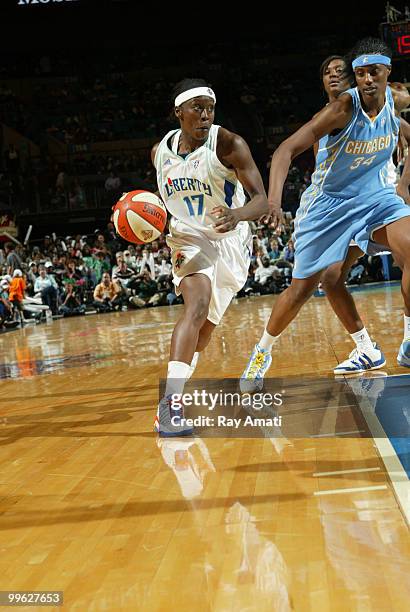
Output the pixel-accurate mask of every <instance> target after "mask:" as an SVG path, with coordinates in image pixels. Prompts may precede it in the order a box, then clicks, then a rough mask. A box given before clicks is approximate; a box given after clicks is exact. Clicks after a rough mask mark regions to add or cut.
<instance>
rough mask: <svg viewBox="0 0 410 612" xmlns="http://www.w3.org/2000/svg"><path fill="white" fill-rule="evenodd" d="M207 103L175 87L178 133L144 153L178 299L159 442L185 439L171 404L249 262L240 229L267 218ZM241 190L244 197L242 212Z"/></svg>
mask: <svg viewBox="0 0 410 612" xmlns="http://www.w3.org/2000/svg"><path fill="white" fill-rule="evenodd" d="M215 102H216V98H215V93H214V92H213V91H212V89H211V88H210V87H208V85H207V84H206V82H205V81H203V80H202V79H184V80H183V81H181V82H180V83H178V85H177V86H176V88H175V90H174V106H175V115H176V117H177V118H178V120H179V123H180V129H177V130H173V131H171V132H169V133H168V134H167V135H166V136H165V137H164V138H163V139H162V140H161V142H160V143H158V144H156V145H154V147H153V149H152V162H153V164H154V166H155V168H156V171H157V182H158V190H159V193H160V195H161V197H162V199H163V201H164V203H165V205H166V207H167V209H168V211H169V212H170V214H171V215H172V217H171V222H170V234H169V236H168V237H167V243H168V245H169V247H170V248H171V258H172V268H173V277H174V284H175V287H176V292H177V293H178V294H182V296H183V298H184V311H183V314H182V316H181V318H180V319H179V321H178V322H177V324H176V326H175V329H174V332H173V334H172V340H171V352H170V361H169V364H168V373H167V384H166V389H165V394H164V398H163V399H162V400H161V401H160V403H159V406H158V413H157V419H156V423H155V426H156V429H157V431H159V433H160V435H162V436H177V435H189V434H190V433H192V428H189V427H187V426H185V425H184V424H183V422H182V421H180V417H181V416H183V409H182V406H178V405H177V403H176V402H175V401H173V400H172V397H173V396H174V397H175V396H176V395H180V394H182V393H183V388H184V384H185V381H186V380H187V379H188V378H189V376H190V375H191V374H192V372H193V370H194V368H195V366H196V361H197V358H198V353H199V352H200V351H202V350H203V349H204V348H205V347H206V346H207V344H208V342H209V340H210V337H211V334H212V331H213V330H214V328H215V326H216V325H218V323H219V322H220V320H221V318H222V316H223V314H224V312H225V310H226V309H227V307H228V306H229V304H230V302H231V300H232V298H233V297H234V295H235V294H236V293H237V292H238V291H239V290H240V289H241V288H242V287H243V285H244V284H245V282H246V279H247V274H248V268H249V263H250V256H251V233H250V229H249V224H248V223H247V221H250V220H253V219H258V218H260V217H261V216H263V215H265V214H266V213H267V212H268V202H267V197H266V193H265V189H264V186H263V182H262V178H261V176H260V173H259V171H258V169H257V167H256V164H255V162H254V161H253V159H252V155H251V153H250V151H249V148H248V146H247V144H246V143H245V141H244V140H243V139H242V138H241V137H240V136H238V135H236V134H233V133H232V132H229V131H228V130H226V129H224V128H222V127H220V126H218V125H213V121H214V115H215ZM244 189H246V191H247V193H248V195H249V197H250V201H249V202H248V203H247V204H246V206H244V204H245V200H246V196H245V192H244Z"/></svg>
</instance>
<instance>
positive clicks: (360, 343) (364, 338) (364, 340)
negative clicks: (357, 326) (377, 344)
mask: <svg viewBox="0 0 410 612" xmlns="http://www.w3.org/2000/svg"><path fill="white" fill-rule="evenodd" d="M350 335H351V337H352V339H353V340H354V342H355V344H356V347H357V348H358V349H359V351H362V352H363V353H369V352H372V351H374V346H373V342H372V340H371V338H370V336H369V334H368V333H367V329H366V328H365V327H363V329H361V330H360V331H358V332H355V333H354V334H350Z"/></svg>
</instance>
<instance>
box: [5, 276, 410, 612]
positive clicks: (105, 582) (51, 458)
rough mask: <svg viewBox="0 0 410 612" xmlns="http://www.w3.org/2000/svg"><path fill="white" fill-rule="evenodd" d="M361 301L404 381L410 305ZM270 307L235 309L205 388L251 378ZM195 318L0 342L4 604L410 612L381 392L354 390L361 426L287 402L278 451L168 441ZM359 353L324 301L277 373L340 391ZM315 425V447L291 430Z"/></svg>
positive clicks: (259, 444)
mask: <svg viewBox="0 0 410 612" xmlns="http://www.w3.org/2000/svg"><path fill="white" fill-rule="evenodd" d="M355 297H356V301H357V304H358V307H359V310H360V312H361V314H362V315H363V318H364V320H365V322H366V325H367V327H368V328H369V329H370V330H371V332H372V334H373V336H374V337H375V339H376V340H377V341H378V342H379V343H380V345H381V346H382V348H383V350H384V352H385V354H386V358H387V367H386V368H384V371H385V372H386V373H387V374H388V375H389V377H388V378H389V379H390V377H391V376H393V375H398V374H400V375H406V374H409V371H408V370H406V369H405V368H400V367H399V366H397V364H396V355H397V350H398V347H399V345H400V342H401V339H402V310H401V297H400V290H399V289H398V288H392V289H379V290H375V291H372V290H370V291H364V292H361V293H357V294H356V296H355ZM274 299H275V298H274V297H273V296H269V297H263V298H249V299H244V300H239V301H238V302H236V303H234V304H232V306H231V307H230V309H229V311H228V313H227V315H226V317H225V319H224V321H223V324H222V325H221V326H220V327H219V328H218V329H217V330H216V332H215V335H214V337H213V340H212V342H211V344H210V345H209V347H208V349H207V350H206V352H205V353H204V354H203V355H202V357H201V359H200V361H199V365H198V368H197V371H196V373H195V377H196V378H201V377H203V378H213V377H215V378H219V379H222V378H224V377H227V378H232V377H238V376H240V374H241V373H242V370H243V368H244V366H245V363H246V361H247V358H248V354H249V351H250V350H251V348H252V346H253V345H254V343H255V340H256V339H257V338H258V337H259V335H260V332H261V331H262V326H263V322H264V321H265V320H266V319H267V317H268V315H269V312H270V308H271V304H272V301H273V300H274ZM180 308H181V307H173V308H166V307H163V308H156V309H149V310H143V311H133V312H128V313H126V312H121V313H115V314H109V315H98V316H97V315H96V316H87V317H81V318H73V319H64V320H58V321H54V322H53V323H52V324H50V325H41V326H37V327H34V328H32V327H26V328H24V329H23V330H17V331H14V332H12V333H7V334H3V335H2V336H0V350H1V364H0V376H1V378H2V380H1V386H0V442H1V450H0V456H1V479H0V498H1V518H0V528H1V557H0V565H1V572H0V576H1V578H0V590H1V591H11V590H15V591H39V590H41V591H63V592H64V604H63V606H62V608H57V607H54V608H53V609H66V610H81V611H85V610H87V611H93V610H112V611H118V610H131V611H134V610H135V611H136V610H138V611H139V610H144V611H150V612H154V611H164V612H166V611H168V610H178V612H185V611H192V610H195V611H197V612H202V611H204V612H205V611H209V612H213V611H217V612H226V611H228V610H232V611H235V612H238V611H241V612H245V611H246V612H248V611H258V612H260V611H265V610H266V611H280V612H284V611H287V610H296V611H302V612H305V611H306V612H310V611H311V612H321V611H331V612H335V611H339V610H340V611H341V612H342V611H343V612H346V611H347V610H349V611H360V612H370V611H371V612H374V611H376V610H377V611H378V610H386V611H389V612H390V611H392V610H395V612H399V611H403V612H405V611H407V610H408V609H409V601H410V581H409V576H410V538H409V532H408V523H407V521H408V520H409V516H410V512H409V504H410V493H409V491H410V490H409V488H408V478H407V476H406V473H405V471H404V470H403V469H402V467H401V464H400V462H399V461H398V459H397V457H396V456H395V453H394V452H393V451H392V446H391V444H390V442H389V440H388V439H387V437H386V436H385V435H384V434H383V432H381V430H380V429H377V427H379V425H380V424H379V425H378V419H377V410H376V411H375V410H373V409H372V405H371V399H372V397H373V399H374V397H377V394H376V396H375V395H374V394H373V396H372V395H371V393H370V394H369V397H366V392H365V391H366V386H365V387H364V390H365V391H364V392H363V393H362V394H361V396H360V397H359V395H360V393H359V394H357V389H356V388H355V387H354V385H353V386H349V385H348V383H347V382H345V381H343V380H342V382H341V385H342V386H343V385H345V386H346V389H347V390H348V391H349V393H350V394H352V395H351V396H352V397H356V396H357V397H358V400H357V405H356V417H355V419H353V420H349V419H350V417H349V414H351V411H350V407H349V406H345V405H341V404H340V402H339V403H338V402H337V401H336V403H335V401H333V400H334V396H333V400H332V402H330V401H329V402H327V404H323V403H322V404H320V406H319V405H318V403H317V395H316V392H315V388H316V387H315V386H314V385H312V389H311V393H310V394H309V393H308V394H307V395H306V394H305V395H304V396H303V398H302V397H297V394H296V395H295V394H294V395H293V400H292V401H290V402H288V404H286V402H285V404H284V406H283V409H282V410H281V414H282V415H283V419H284V426H283V427H282V431H281V434H280V435H278V436H275V435H269V432H264V434H263V435H259V437H255V438H247V439H246V438H235V437H234V436H231V437H227V438H221V437H199V436H194V437H192V438H181V439H158V438H157V436H156V435H155V434H154V433H152V423H153V418H154V414H155V410H156V405H157V400H158V380H159V378H160V377H162V376H164V375H165V373H166V363H167V357H168V347H169V341H170V337H171V333H172V329H173V326H174V324H175V321H176V320H177V318H178V316H179V313H180ZM352 348H353V347H352V344H351V341H350V338H349V336H348V335H347V334H346V333H345V332H344V330H343V329H342V328H341V326H340V324H339V323H338V321H337V320H336V319H335V317H334V315H333V313H332V312H331V310H330V308H329V306H328V305H327V302H326V301H325V299H324V298H313V299H312V300H311V301H310V302H309V304H308V305H307V306H306V307H305V308H304V310H303V311H302V313H301V314H300V316H299V317H298V318H297V320H296V321H295V322H294V324H293V325H292V326H291V328H290V329H289V330H288V332H285V333H284V334H283V337H282V338H281V340H280V343H279V345H278V346H277V348H276V349H275V357H274V361H273V365H272V370H271V375H272V376H280V377H282V378H283V379H289V380H296V379H300V378H301V377H303V379H305V377H307V380H310V379H309V377H312V380H313V377H314V380H315V381H316V382H315V384H318V382H317V381H319V382H320V384H322V383H323V384H327V383H328V384H329V385H333V384H334V382H333V374H332V370H333V367H334V366H335V365H336V363H337V362H338V361H340V360H342V359H344V358H346V356H347V355H348V353H349V352H350V351H351V350H352ZM365 378H366V377H365ZM409 378H410V377H409ZM368 380H369V385H370V387H371V386H372V385H374V384H377V382H378V381H380V380H381V379H378V378H374V379H373V380H372V377H371V376H369V378H368ZM395 380H399V377H398V378H397V379H396V378H395ZM400 380H403V381H404V382H406V380H407V379H405V378H402V379H400ZM374 381H376V383H374ZM332 388H333V387H332ZM409 388H410V382H409ZM409 397H410V394H409ZM336 399H337V398H336ZM367 400H368V401H367ZM366 401H367V408H366V405H365V402H366ZM358 407H359V408H360V410H359V411H358ZM366 410H367V414H366ZM358 412H360V414H361V415H362V416H361V417H360V418H361V419H362V421H363V423H365V425H363V423H362V424H361V421H360V422H359V420H358V418H357V414H358ZM306 415H309V419H310V421H312V422H314V425H315V428H316V431H317V433H316V434H314V435H312V436H311V437H301V436H300V435H299V437H291V436H289V435H286V418H289V422H290V423H291V424H292V427H294V426H295V422H296V421H297V422H299V421H298V419H306V418H307V417H306ZM346 415H347V416H346ZM295 419H296V421H295ZM310 421H309V422H310ZM349 427H350V429H348V428H349ZM355 427H356V430H355ZM366 427H368V428H369V429H370V430H371V431H372V432H373V433H374V432H376V433H374V435H375V438H376V440H375V439H373V437H371V436H369V435H368V430H366V431H367V434H365V433H362V432H364V431H365V429H366ZM346 428H347V429H346ZM346 432H347V434H346ZM349 432H350V433H349ZM337 434H338V435H337ZM407 441H408V439H407ZM389 445H390V446H389ZM382 455H384V459H383V458H382ZM406 500H407V502H406ZM406 513H407V518H406ZM24 609H27V610H28V609H33V608H28V607H25V608H24Z"/></svg>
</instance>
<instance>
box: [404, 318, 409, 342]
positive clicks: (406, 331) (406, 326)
mask: <svg viewBox="0 0 410 612" xmlns="http://www.w3.org/2000/svg"><path fill="white" fill-rule="evenodd" d="M409 338H410V317H407V316H406V315H404V337H403V340H408V339H409Z"/></svg>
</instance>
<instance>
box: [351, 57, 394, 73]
mask: <svg viewBox="0 0 410 612" xmlns="http://www.w3.org/2000/svg"><path fill="white" fill-rule="evenodd" d="M369 64H384V65H385V66H391V59H390V57H387V56H386V55H376V54H374V55H360V56H359V57H356V59H355V60H353V62H352V68H353V70H354V69H355V68H359V67H362V66H368V65H369Z"/></svg>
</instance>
